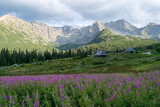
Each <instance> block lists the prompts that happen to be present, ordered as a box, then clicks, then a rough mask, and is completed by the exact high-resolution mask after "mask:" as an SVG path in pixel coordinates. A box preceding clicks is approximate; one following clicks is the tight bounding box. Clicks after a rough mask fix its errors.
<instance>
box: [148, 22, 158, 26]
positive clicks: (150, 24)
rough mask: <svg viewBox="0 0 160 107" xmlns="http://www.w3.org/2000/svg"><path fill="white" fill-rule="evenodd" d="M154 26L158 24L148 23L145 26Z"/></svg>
mask: <svg viewBox="0 0 160 107" xmlns="http://www.w3.org/2000/svg"><path fill="white" fill-rule="evenodd" d="M155 25H158V24H156V23H154V22H150V23H149V24H148V25H147V26H155Z"/></svg>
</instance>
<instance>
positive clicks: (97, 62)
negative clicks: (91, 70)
mask: <svg viewBox="0 0 160 107" xmlns="http://www.w3.org/2000/svg"><path fill="white" fill-rule="evenodd" d="M105 63H106V62H105V61H94V62H93V65H100V64H105Z"/></svg>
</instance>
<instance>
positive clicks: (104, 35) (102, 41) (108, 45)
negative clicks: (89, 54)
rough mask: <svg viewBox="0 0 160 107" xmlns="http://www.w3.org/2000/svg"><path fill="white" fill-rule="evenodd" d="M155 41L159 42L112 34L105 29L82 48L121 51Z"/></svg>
mask: <svg viewBox="0 0 160 107" xmlns="http://www.w3.org/2000/svg"><path fill="white" fill-rule="evenodd" d="M155 43H160V41H158V40H151V39H140V38H137V37H131V36H122V35H116V34H113V33H112V32H111V31H110V30H108V29H105V30H103V31H102V32H101V33H100V34H99V35H98V36H97V37H96V38H95V39H93V40H92V41H91V42H89V43H88V44H87V45H86V46H85V47H83V48H85V49H90V48H91V49H92V50H95V51H97V50H101V49H103V50H105V51H107V52H109V51H123V50H124V49H126V48H127V47H132V48H136V47H145V46H148V45H152V44H155Z"/></svg>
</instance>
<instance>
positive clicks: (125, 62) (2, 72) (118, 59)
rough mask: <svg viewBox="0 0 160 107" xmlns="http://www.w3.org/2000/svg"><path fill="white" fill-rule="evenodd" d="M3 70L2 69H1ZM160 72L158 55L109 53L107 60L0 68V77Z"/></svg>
mask: <svg viewBox="0 0 160 107" xmlns="http://www.w3.org/2000/svg"><path fill="white" fill-rule="evenodd" d="M2 68H3V67H2ZM156 70H160V54H159V53H156V54H152V55H144V54H141V53H138V54H125V53H109V54H108V56H107V58H95V57H93V56H88V57H85V58H79V57H73V58H63V59H53V60H48V61H45V62H32V63H29V64H20V65H18V66H8V67H7V68H6V69H1V68H0V76H15V75H19V76H20V75H47V74H81V73H88V74H93V73H94V74H95V73H96V74H97V73H128V72H131V73H132V72H134V73H136V72H148V71H156Z"/></svg>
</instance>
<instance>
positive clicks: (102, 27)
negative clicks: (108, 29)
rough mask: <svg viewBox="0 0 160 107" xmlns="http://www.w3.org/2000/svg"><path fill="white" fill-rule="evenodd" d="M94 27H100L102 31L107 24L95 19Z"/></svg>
mask: <svg viewBox="0 0 160 107" xmlns="http://www.w3.org/2000/svg"><path fill="white" fill-rule="evenodd" d="M92 27H93V28H98V29H99V30H100V31H101V30H103V29H105V25H103V24H102V23H101V22H100V21H95V22H94V23H93V25H92Z"/></svg>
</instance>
